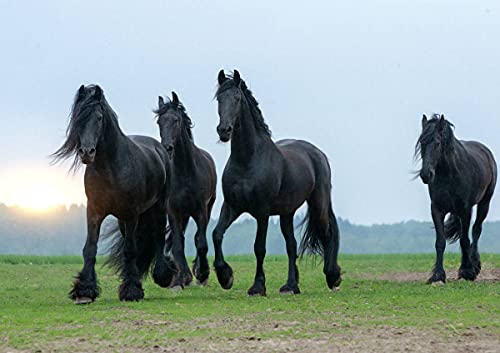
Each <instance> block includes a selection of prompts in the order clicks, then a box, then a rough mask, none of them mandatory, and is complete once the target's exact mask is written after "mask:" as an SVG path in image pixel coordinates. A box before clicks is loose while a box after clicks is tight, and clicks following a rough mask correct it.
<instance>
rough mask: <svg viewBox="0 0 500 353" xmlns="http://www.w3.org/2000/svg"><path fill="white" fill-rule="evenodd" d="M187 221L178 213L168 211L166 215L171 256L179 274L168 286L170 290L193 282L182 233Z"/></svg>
mask: <svg viewBox="0 0 500 353" xmlns="http://www.w3.org/2000/svg"><path fill="white" fill-rule="evenodd" d="M188 221H189V217H186V216H181V215H179V213H178V212H175V211H170V212H169V214H168V223H169V225H170V229H171V234H170V237H171V238H172V239H171V241H172V254H173V256H174V259H175V261H176V263H177V266H178V268H179V272H178V273H177V274H176V275H175V277H174V279H173V281H172V283H171V285H170V287H171V288H183V287H186V286H188V285H190V284H191V282H192V281H193V275H192V274H191V270H190V269H189V265H188V263H187V261H186V253H185V251H184V243H185V237H184V233H185V231H186V228H187V224H188Z"/></svg>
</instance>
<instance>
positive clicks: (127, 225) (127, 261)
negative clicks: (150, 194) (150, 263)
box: [119, 217, 144, 301]
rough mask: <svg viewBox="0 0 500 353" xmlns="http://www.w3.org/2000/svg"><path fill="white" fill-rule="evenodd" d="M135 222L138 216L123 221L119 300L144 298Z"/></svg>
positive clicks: (136, 222)
mask: <svg viewBox="0 0 500 353" xmlns="http://www.w3.org/2000/svg"><path fill="white" fill-rule="evenodd" d="M137 224H138V218H137V217H134V219H132V220H129V221H126V222H124V230H125V245H124V249H123V261H124V263H123V270H122V273H121V277H122V280H123V282H122V284H121V285H120V289H119V298H120V300H125V301H139V300H141V299H144V290H143V289H142V284H141V278H140V276H139V270H138V268H137Z"/></svg>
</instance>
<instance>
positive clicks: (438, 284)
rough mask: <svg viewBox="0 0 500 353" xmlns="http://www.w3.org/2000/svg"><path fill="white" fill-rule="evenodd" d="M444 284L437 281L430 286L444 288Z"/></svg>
mask: <svg viewBox="0 0 500 353" xmlns="http://www.w3.org/2000/svg"><path fill="white" fill-rule="evenodd" d="M445 284H446V283H444V282H443V281H437V282H432V283H431V286H433V287H438V286H444V285H445Z"/></svg>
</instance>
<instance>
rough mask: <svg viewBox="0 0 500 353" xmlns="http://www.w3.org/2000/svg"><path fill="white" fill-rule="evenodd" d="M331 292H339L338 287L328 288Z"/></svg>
mask: <svg viewBox="0 0 500 353" xmlns="http://www.w3.org/2000/svg"><path fill="white" fill-rule="evenodd" d="M330 290H331V291H332V292H334V293H336V292H340V287H332V289H330Z"/></svg>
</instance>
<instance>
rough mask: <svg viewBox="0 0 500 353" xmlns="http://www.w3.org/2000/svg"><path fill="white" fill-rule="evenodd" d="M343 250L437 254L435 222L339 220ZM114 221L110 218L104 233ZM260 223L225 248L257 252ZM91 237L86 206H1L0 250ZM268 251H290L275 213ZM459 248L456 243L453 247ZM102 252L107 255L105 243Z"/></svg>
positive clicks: (495, 247) (495, 246)
mask: <svg viewBox="0 0 500 353" xmlns="http://www.w3.org/2000/svg"><path fill="white" fill-rule="evenodd" d="M338 221H339V228H340V234H341V238H340V239H341V246H340V252H341V253H343V254H381V253H428V252H434V238H435V235H434V229H433V226H432V223H431V222H420V221H405V222H400V223H393V224H376V225H370V226H366V225H356V224H353V223H351V222H349V220H347V219H342V218H339V219H338ZM112 222H113V220H112V219H108V220H107V222H105V224H104V228H103V231H105V230H106V228H107V227H109V226H110V224H111V223H112ZM300 222H301V216H297V217H296V220H295V224H296V226H297V229H296V237H297V239H298V240H299V239H300V236H301V229H300ZM215 224H216V220H211V222H210V225H209V229H208V233H207V234H208V237H209V247H210V254H213V250H212V246H211V245H212V244H211V239H210V238H211V234H212V230H213V228H214V227H215ZM255 231H256V223H255V221H254V220H253V219H249V218H242V219H241V220H240V221H239V222H237V223H235V224H233V225H232V226H231V227H230V228H229V230H228V231H227V233H226V236H225V238H224V239H225V240H224V250H225V252H226V253H227V254H228V255H229V254H231V255H237V254H250V253H253V241H254V239H255ZM194 232H195V227H194V224H192V223H190V224H189V226H188V229H187V232H186V254H188V255H194V254H195V247H194V239H193V238H194ZM499 234H500V221H495V222H486V223H485V224H484V227H483V235H482V236H481V240H480V248H481V249H482V251H484V252H489V253H500V236H499ZM85 237H86V221H85V207H84V206H77V205H72V206H70V207H69V208H66V207H58V208H56V209H53V210H50V211H48V212H38V213H37V212H29V211H26V210H23V209H20V208H18V207H8V206H6V205H3V204H0V254H25V255H79V254H81V251H82V247H83V244H84V243H85ZM267 245H268V246H267V253H268V254H285V253H286V252H285V242H284V240H283V236H282V235H281V231H280V227H279V223H278V218H275V217H273V218H272V219H271V221H270V224H269V230H268V237H267ZM448 249H450V250H451V251H458V250H459V248H458V247H457V244H453V245H451V246H448ZM99 252H100V253H101V254H105V253H106V244H102V243H101V244H100V249H99Z"/></svg>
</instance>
